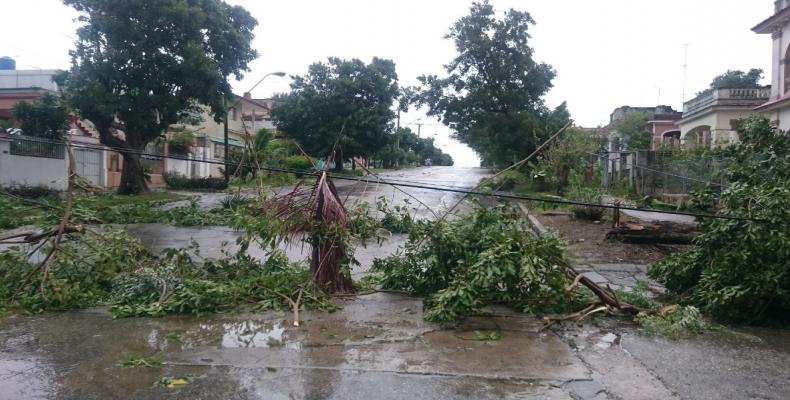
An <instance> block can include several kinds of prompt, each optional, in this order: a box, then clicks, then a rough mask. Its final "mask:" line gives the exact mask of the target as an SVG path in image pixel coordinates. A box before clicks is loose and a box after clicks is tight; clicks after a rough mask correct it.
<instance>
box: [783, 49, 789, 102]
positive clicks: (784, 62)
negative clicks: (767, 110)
mask: <svg viewBox="0 0 790 400" xmlns="http://www.w3.org/2000/svg"><path fill="white" fill-rule="evenodd" d="M782 63H783V64H784V65H785V74H784V78H785V81H784V88H785V90H784V92H785V93H787V92H790V46H788V47H787V51H786V52H785V59H784V60H782Z"/></svg>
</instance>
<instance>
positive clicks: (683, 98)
mask: <svg viewBox="0 0 790 400" xmlns="http://www.w3.org/2000/svg"><path fill="white" fill-rule="evenodd" d="M688 60H689V44H688V43H686V44H684V45H683V90H682V92H681V95H680V98H681V103H685V102H686V70H687V69H688V64H689V63H688ZM680 109H681V110H682V109H683V104H681V105H680Z"/></svg>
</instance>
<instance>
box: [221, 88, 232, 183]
mask: <svg viewBox="0 0 790 400" xmlns="http://www.w3.org/2000/svg"><path fill="white" fill-rule="evenodd" d="M224 103H225V124H224V125H225V126H224V127H223V128H222V129H223V131H224V135H223V136H224V137H223V144H224V146H225V154H223V155H222V162H223V165H224V167H225V169H224V170H223V171H222V173H223V175H225V183H228V182H230V171H228V113H229V112H230V110H229V109H228V98H227V97H225V100H224Z"/></svg>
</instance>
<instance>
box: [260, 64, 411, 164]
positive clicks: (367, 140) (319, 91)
mask: <svg viewBox="0 0 790 400" xmlns="http://www.w3.org/2000/svg"><path fill="white" fill-rule="evenodd" d="M291 89H292V91H291V92H290V93H287V94H282V95H278V96H276V100H277V101H275V104H276V106H275V107H274V109H273V110H272V115H273V117H274V119H275V120H276V121H277V127H278V128H279V129H280V130H282V131H283V132H285V133H286V134H287V135H288V136H289V137H291V138H293V139H295V140H296V141H297V142H299V144H300V145H301V146H302V148H303V149H304V150H305V151H306V152H307V153H308V154H310V155H311V156H315V157H326V156H329V155H330V153H331V152H332V150H333V149H335V150H336V154H335V159H336V160H337V161H342V160H344V159H347V158H351V157H357V156H361V157H365V158H367V157H369V156H371V155H373V154H374V153H375V152H377V151H379V150H380V149H381V148H383V147H384V146H385V145H386V143H387V141H388V138H389V136H390V132H391V130H392V120H393V118H395V113H394V111H393V110H392V107H393V104H394V101H395V99H396V98H397V96H398V95H399V93H400V91H399V88H398V75H397V73H396V72H395V63H394V62H392V61H390V60H385V59H381V58H373V60H372V61H371V62H370V63H369V64H365V63H364V62H362V61H361V60H358V59H352V60H343V59H340V58H334V57H333V58H329V60H328V61H327V62H326V63H322V62H318V63H315V64H312V65H310V67H309V68H308V71H307V74H306V75H304V76H294V77H293V83H291ZM341 130H342V134H341ZM335 144H337V146H335ZM336 165H337V169H342V163H341V162H337V163H336Z"/></svg>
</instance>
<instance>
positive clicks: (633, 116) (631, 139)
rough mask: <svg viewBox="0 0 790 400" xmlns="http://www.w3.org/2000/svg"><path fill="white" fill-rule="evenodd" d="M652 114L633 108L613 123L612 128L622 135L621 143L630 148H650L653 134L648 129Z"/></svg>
mask: <svg viewBox="0 0 790 400" xmlns="http://www.w3.org/2000/svg"><path fill="white" fill-rule="evenodd" d="M649 120H650V114H649V113H646V112H643V111H635V110H631V111H628V112H626V113H625V114H624V115H623V117H622V118H620V119H618V120H617V121H615V122H614V123H613V124H612V128H613V129H614V131H615V132H616V133H617V135H619V137H620V144H621V145H625V147H627V148H628V149H629V150H648V149H650V144H651V143H652V141H653V135H652V134H651V133H650V131H648V130H647V121H649Z"/></svg>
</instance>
